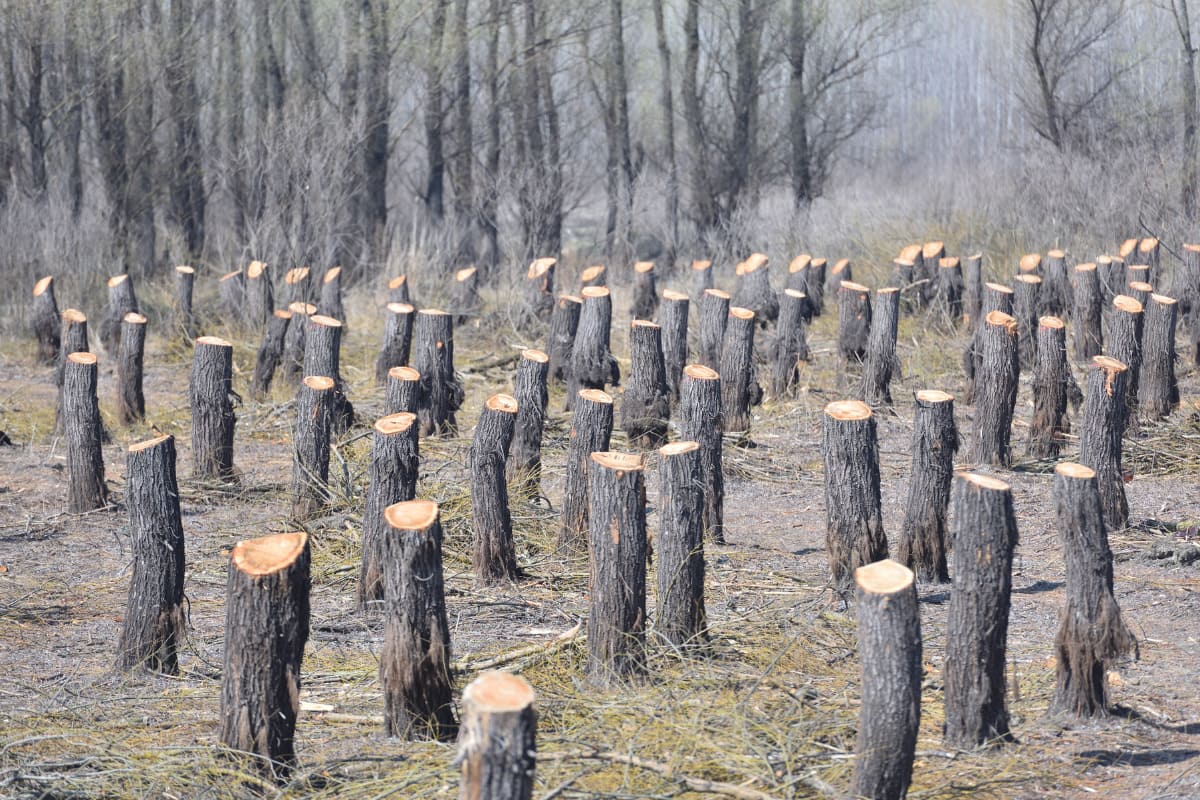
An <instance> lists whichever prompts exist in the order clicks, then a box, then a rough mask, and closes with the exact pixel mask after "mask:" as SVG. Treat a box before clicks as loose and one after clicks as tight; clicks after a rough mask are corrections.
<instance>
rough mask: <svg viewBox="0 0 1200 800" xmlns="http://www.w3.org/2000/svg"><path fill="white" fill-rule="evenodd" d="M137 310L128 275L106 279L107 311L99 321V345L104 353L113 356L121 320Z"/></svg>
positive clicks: (135, 298) (117, 344)
mask: <svg viewBox="0 0 1200 800" xmlns="http://www.w3.org/2000/svg"><path fill="white" fill-rule="evenodd" d="M137 310H138V302H137V296H136V295H134V292H133V280H132V279H131V278H130V277H129V276H128V275H114V276H112V277H111V278H109V279H108V310H107V311H106V312H105V313H104V317H103V318H101V320H100V343H101V344H102V345H104V349H105V351H107V352H108V353H111V354H113V355H115V354H116V353H117V348H118V347H119V346H120V344H121V320H123V319H125V315H126V314H128V313H129V312H130V311H137Z"/></svg>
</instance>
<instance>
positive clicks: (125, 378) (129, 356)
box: [117, 312, 146, 425]
mask: <svg viewBox="0 0 1200 800" xmlns="http://www.w3.org/2000/svg"><path fill="white" fill-rule="evenodd" d="M145 349H146V318H145V317H143V316H142V315H141V314H138V313H136V312H130V313H128V314H126V315H125V319H124V320H123V321H122V322H121V344H120V346H119V348H118V354H117V419H118V420H119V421H120V423H121V424H122V425H132V424H133V423H135V422H140V421H141V420H142V418H143V417H145V416H146V397H145V395H144V394H143V392H142V362H143V355H144V353H145Z"/></svg>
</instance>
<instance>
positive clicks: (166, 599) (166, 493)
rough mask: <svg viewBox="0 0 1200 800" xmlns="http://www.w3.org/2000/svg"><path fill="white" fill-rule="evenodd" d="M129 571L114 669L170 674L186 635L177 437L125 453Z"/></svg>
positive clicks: (141, 444)
mask: <svg viewBox="0 0 1200 800" xmlns="http://www.w3.org/2000/svg"><path fill="white" fill-rule="evenodd" d="M125 485H126V489H125V505H126V506H127V507H128V508H129V528H130V540H131V545H130V547H131V549H132V550H133V572H132V575H131V577H130V582H129V599H128V601H127V603H126V606H125V619H124V622H123V624H122V626H121V637H120V639H119V640H118V641H117V669H120V670H130V669H134V668H135V667H144V668H146V669H148V670H150V671H152V672H163V673H166V674H168V675H174V674H176V673H177V672H178V671H179V658H178V653H179V645H180V642H181V640H182V639H183V636H184V632H185V631H184V625H185V623H184V614H183V577H184V539H183V522H182V518H181V517H180V514H179V484H178V481H176V479H175V437H173V436H159V437H158V438H156V439H150V440H149V441H145V442H139V443H138V444H135V445H133V446H132V447H130V448H129V450H128V454H127V456H126V468H125Z"/></svg>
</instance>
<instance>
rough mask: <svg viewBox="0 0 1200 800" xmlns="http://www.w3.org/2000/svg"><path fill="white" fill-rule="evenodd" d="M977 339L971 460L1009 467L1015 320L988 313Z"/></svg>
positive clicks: (1014, 396)
mask: <svg viewBox="0 0 1200 800" xmlns="http://www.w3.org/2000/svg"><path fill="white" fill-rule="evenodd" d="M979 339H980V348H979V350H980V361H979V371H978V375H977V376H976V386H977V387H978V391H977V394H978V397H976V398H975V432H974V437H973V439H974V448H973V452H972V458H973V460H974V463H976V464H988V465H991V466H996V467H1001V468H1003V469H1008V468H1009V467H1010V466H1012V450H1011V447H1010V446H1009V437H1010V436H1011V433H1012V418H1013V410H1014V409H1015V408H1016V403H1017V377H1018V370H1019V356H1018V354H1017V321H1016V320H1015V319H1013V318H1012V317H1010V316H1009V315H1008V314H1005V313H1004V312H1002V311H992V312H990V313H989V314H988V315H987V317H986V318H985V319H984V325H983V329H982V330H981V331H980V332H979Z"/></svg>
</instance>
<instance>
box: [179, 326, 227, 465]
mask: <svg viewBox="0 0 1200 800" xmlns="http://www.w3.org/2000/svg"><path fill="white" fill-rule="evenodd" d="M189 390H190V392H189V393H190V399H191V405H192V475H193V476H194V477H195V478H197V479H200V480H222V481H224V480H230V479H232V478H233V429H234V425H235V424H236V422H237V418H236V417H235V416H234V413H233V398H234V393H233V345H232V344H230V343H229V342H227V341H225V340H224V339H218V338H217V337H215V336H201V337H200V338H199V339H197V340H196V349H195V355H194V357H193V359H192V376H191V382H190V384H189Z"/></svg>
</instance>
